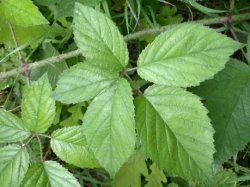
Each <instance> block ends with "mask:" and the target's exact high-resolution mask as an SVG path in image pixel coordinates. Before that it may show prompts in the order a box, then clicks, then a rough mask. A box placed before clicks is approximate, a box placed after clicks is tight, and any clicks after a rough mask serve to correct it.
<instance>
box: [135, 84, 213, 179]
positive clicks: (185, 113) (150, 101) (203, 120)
mask: <svg viewBox="0 0 250 187" xmlns="http://www.w3.org/2000/svg"><path fill="white" fill-rule="evenodd" d="M135 103H136V127H137V132H138V134H139V136H140V138H141V142H142V146H143V148H144V150H145V153H146V155H147V156H149V157H150V158H151V159H152V160H153V161H154V162H155V163H156V164H157V165H158V166H160V167H163V168H165V169H166V170H167V171H168V172H170V173H173V174H175V175H179V176H181V177H183V178H185V179H187V180H189V181H195V182H200V181H205V180H208V179H209V178H210V177H211V175H212V161H213V153H214V147H213V133H214V130H213V128H212V125H211V124H210V120H209V118H208V117H207V110H206V109H205V107H203V106H202V104H201V102H200V101H199V98H198V97H197V96H195V95H193V94H191V93H189V92H187V91H185V90H184V89H182V88H174V87H166V86H152V87H149V88H148V89H147V90H146V91H145V96H140V97H137V98H136V102H135Z"/></svg>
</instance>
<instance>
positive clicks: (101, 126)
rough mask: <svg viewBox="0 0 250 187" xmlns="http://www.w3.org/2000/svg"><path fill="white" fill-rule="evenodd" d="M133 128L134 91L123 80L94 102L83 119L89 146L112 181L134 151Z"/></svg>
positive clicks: (101, 94) (84, 131)
mask: <svg viewBox="0 0 250 187" xmlns="http://www.w3.org/2000/svg"><path fill="white" fill-rule="evenodd" d="M134 128H135V126H134V105H133V97H132V90H131V88H130V85H129V83H128V82H127V81H126V80H124V79H120V80H118V81H117V82H116V84H114V85H113V86H112V87H111V88H109V89H107V90H105V91H103V92H101V93H100V94H99V95H98V96H96V97H95V98H94V100H93V101H92V103H91V104H90V106H89V108H88V109H87V112H86V113H85V115H84V118H83V129H84V130H83V133H84V134H85V135H86V138H87V144H88V146H89V148H90V149H91V150H92V151H93V153H94V155H95V157H96V158H97V160H98V161H99V163H100V165H101V166H103V167H104V168H105V169H106V170H107V171H108V172H109V173H110V175H111V177H114V175H115V174H116V172H117V171H118V170H119V169H120V167H121V166H122V165H123V164H124V163H125V162H126V161H127V160H128V158H129V157H130V155H131V154H132V153H133V151H134V146H135V129H134Z"/></svg>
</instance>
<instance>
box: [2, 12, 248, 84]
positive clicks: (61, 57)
mask: <svg viewBox="0 0 250 187" xmlns="http://www.w3.org/2000/svg"><path fill="white" fill-rule="evenodd" d="M249 19H250V13H244V14H239V15H233V16H232V22H233V23H236V22H241V21H245V20H249ZM227 20H228V16H224V17H217V18H209V19H202V20H198V21H190V22H189V23H200V24H204V25H212V24H224V23H226V21H227ZM174 26H176V24H173V25H167V26H163V27H159V28H153V29H147V30H143V31H139V32H135V33H132V34H128V35H126V36H125V37H124V39H125V41H130V40H133V39H137V38H140V37H143V36H146V35H151V34H157V33H161V32H163V31H166V30H168V29H170V28H172V27H174ZM79 55H81V51H80V49H77V50H75V51H71V52H68V53H65V54H61V55H58V56H53V57H51V58H47V59H45V60H40V61H37V62H34V63H32V64H29V65H28V67H27V69H28V70H29V71H30V70H32V69H36V68H39V67H43V66H45V65H47V64H52V63H56V62H60V61H63V60H65V59H69V58H72V57H76V56H79ZM23 72H25V71H24V70H23V69H22V68H16V69H13V70H10V71H7V72H0V80H1V79H6V78H8V77H11V76H14V75H18V74H19V73H23Z"/></svg>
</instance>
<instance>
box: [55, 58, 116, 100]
mask: <svg viewBox="0 0 250 187" xmlns="http://www.w3.org/2000/svg"><path fill="white" fill-rule="evenodd" d="M117 78H118V74H112V73H110V72H106V71H103V70H101V69H99V68H98V67H96V66H93V65H91V64H90V63H89V62H88V63H79V64H77V65H75V66H73V67H72V68H71V69H69V70H67V71H65V72H64V73H63V74H62V75H61V77H60V79H59V81H58V84H57V88H56V90H55V92H54V93H53V97H54V98H55V99H56V100H59V101H61V102H63V103H67V104H69V103H79V102H83V101H88V100H90V99H92V98H93V97H95V96H96V95H97V94H99V93H100V92H101V91H102V90H103V89H105V88H106V87H108V86H110V85H111V84H112V83H113V82H114V81H115V80H116V79H117Z"/></svg>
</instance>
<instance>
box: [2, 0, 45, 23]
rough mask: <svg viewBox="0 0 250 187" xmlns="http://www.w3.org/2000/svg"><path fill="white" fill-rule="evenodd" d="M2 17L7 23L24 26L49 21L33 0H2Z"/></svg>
mask: <svg viewBox="0 0 250 187" xmlns="http://www.w3.org/2000/svg"><path fill="white" fill-rule="evenodd" d="M0 17H1V19H2V21H3V22H5V23H11V24H13V25H19V26H22V27H29V26H35V25H42V24H48V23H49V22H48V21H47V20H46V19H45V18H44V17H43V15H42V14H41V13H40V12H39V10H38V8H37V7H36V6H35V5H34V4H33V2H32V1H31V0H22V1H20V0H2V2H1V3H0Z"/></svg>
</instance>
